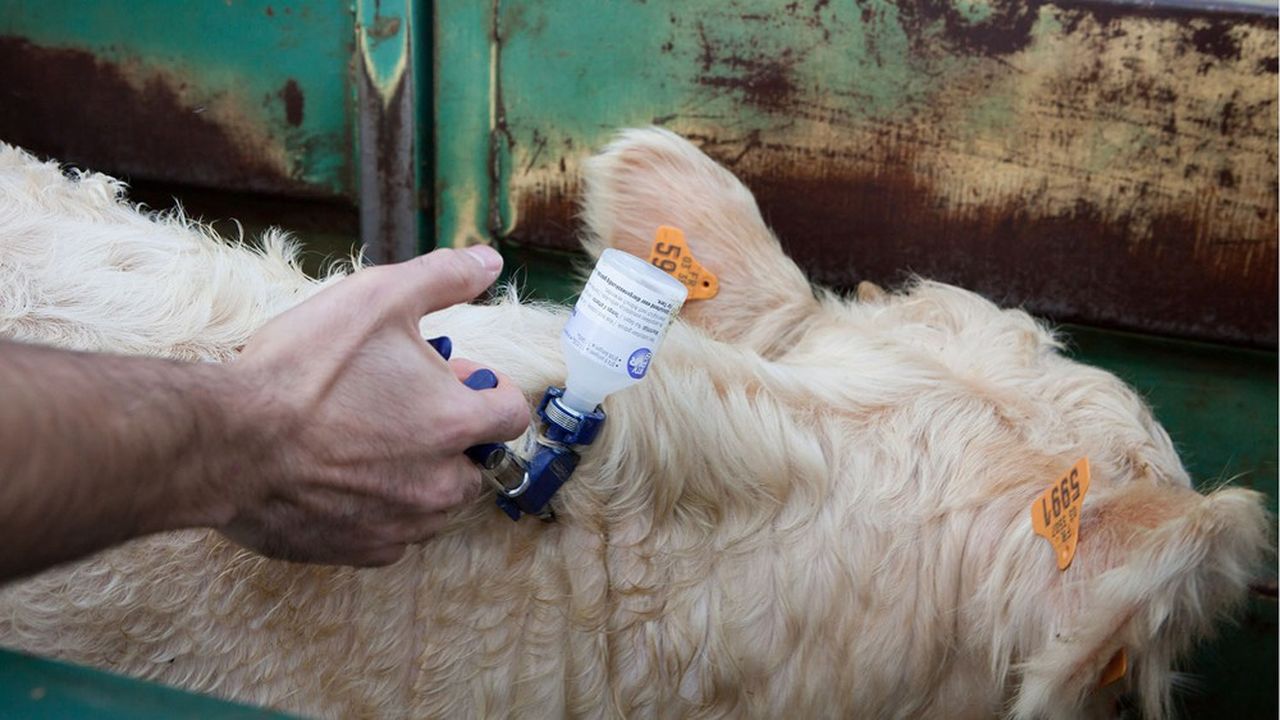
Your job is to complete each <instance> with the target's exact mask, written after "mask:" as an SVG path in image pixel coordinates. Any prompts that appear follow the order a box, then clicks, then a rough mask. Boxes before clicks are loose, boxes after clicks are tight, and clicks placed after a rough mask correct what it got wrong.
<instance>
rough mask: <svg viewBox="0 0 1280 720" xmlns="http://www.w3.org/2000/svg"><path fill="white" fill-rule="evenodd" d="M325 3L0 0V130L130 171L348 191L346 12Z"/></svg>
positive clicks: (75, 158)
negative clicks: (0, 74)
mask: <svg viewBox="0 0 1280 720" xmlns="http://www.w3.org/2000/svg"><path fill="white" fill-rule="evenodd" d="M326 5H328V3H314V2H301V1H299V0H286V1H283V2H282V1H280V0H237V2H234V3H231V2H222V1H219V2H180V3H175V2H157V1H155V0H141V1H138V0H134V1H131V2H128V3H119V2H103V1H101V0H92V1H79V2H75V1H69V0H2V1H0V73H2V78H0V138H3V139H4V140H6V141H7V142H12V143H16V144H18V145H22V146H24V147H28V148H30V149H32V150H34V151H36V152H40V153H43V154H46V155H49V156H52V157H55V158H58V159H60V160H64V161H71V162H76V163H80V164H83V165H86V166H88V167H92V168H95V169H102V170H109V171H111V172H115V173H123V174H127V175H129V176H130V177H137V178H145V179H150V180H164V181H172V182H178V183H184V184H196V185H204V186H210V187H218V188H224V189H234V190H239V191H246V190H256V191H269V192H278V193H288V194H290V195H295V196H296V195H301V196H312V197H328V198H344V197H352V196H353V194H354V191H355V182H356V176H355V172H354V161H353V157H354V154H353V142H352V139H353V122H354V114H353V111H354V105H353V103H352V102H351V101H350V97H351V96H353V94H354V93H353V91H352V89H351V83H350V80H349V78H350V75H351V74H350V72H349V71H348V68H349V67H350V63H351V60H352V41H353V22H354V20H353V16H352V13H351V12H350V11H349V9H345V8H344V11H342V12H329V11H327V10H324V9H323V6H326ZM126 8H127V10H126V11H122V10H124V9H126Z"/></svg>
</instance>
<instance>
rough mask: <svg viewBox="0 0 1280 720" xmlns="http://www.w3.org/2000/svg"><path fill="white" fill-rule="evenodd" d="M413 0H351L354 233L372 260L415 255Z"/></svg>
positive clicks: (384, 261) (416, 252)
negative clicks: (356, 182)
mask: <svg viewBox="0 0 1280 720" xmlns="http://www.w3.org/2000/svg"><path fill="white" fill-rule="evenodd" d="M413 19H414V12H413V2H412V0H358V2H357V3H356V48H357V52H356V87H357V104H358V114H359V119H358V121H357V122H358V126H359V134H360V135H359V137H360V239H361V242H363V244H364V250H365V255H366V257H367V258H368V259H369V260H371V261H373V262H375V263H387V262H397V261H400V260H407V259H409V258H411V257H413V256H415V255H417V254H418V202H417V197H418V191H417V187H418V185H417V177H416V172H415V169H416V165H417V163H416V155H415V152H414V134H415V132H416V130H417V123H416V122H415V106H414V95H415V93H414V90H415V88H414V67H413V41H412V38H413V32H414V22H413Z"/></svg>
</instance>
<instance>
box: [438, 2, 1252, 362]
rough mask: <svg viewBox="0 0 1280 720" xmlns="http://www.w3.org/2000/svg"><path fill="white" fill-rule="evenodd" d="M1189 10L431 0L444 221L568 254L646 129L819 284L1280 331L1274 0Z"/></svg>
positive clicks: (1104, 319) (1152, 326)
mask: <svg viewBox="0 0 1280 720" xmlns="http://www.w3.org/2000/svg"><path fill="white" fill-rule="evenodd" d="M1187 5H1190V4H1183V5H1182V6H1181V7H1176V6H1169V5H1165V6H1157V7H1151V6H1149V5H1145V4H1144V5H1142V6H1137V5H1130V4H1123V3H1096V2H1093V3H1068V2H1060V3H1046V2H1041V1H1037V0H1030V1H1028V2H1011V1H1006V0H986V1H984V0H979V1H978V2H954V3H953V2H950V1H949V0H897V1H890V0H806V1H804V2H800V1H787V0H734V1H732V2H720V1H718V0H717V1H712V0H704V1H698V2H690V1H688V0H679V1H677V0H665V1H664V0H648V1H647V2H643V1H641V2H611V3H593V4H591V6H590V11H589V12H587V11H586V10H585V9H584V7H585V6H583V5H582V4H580V3H575V2H555V1H551V0H497V1H496V2H494V3H492V4H490V3H472V2H467V1H466V0H442V1H441V2H439V3H437V5H436V13H437V28H447V30H448V32H447V33H443V31H441V34H440V35H439V36H438V39H437V42H438V43H439V47H437V48H436V53H437V58H438V62H437V64H436V68H435V71H436V74H437V78H436V81H437V87H438V92H441V91H444V92H445V93H446V96H447V97H446V100H448V98H454V97H457V96H465V97H466V101H465V102H460V103H458V104H457V105H456V106H455V105H451V104H450V103H449V102H447V101H446V102H444V103H442V104H441V106H440V108H439V112H438V119H439V123H440V124H439V125H438V126H437V128H436V132H437V136H438V138H439V145H440V151H441V152H456V153H461V154H464V155H465V156H466V157H465V162H459V163H456V164H449V165H447V166H440V167H445V168H446V169H447V170H448V171H449V173H450V174H449V177H441V176H438V177H437V182H438V183H444V184H445V186H446V187H447V188H453V189H454V190H456V191H457V192H458V197H457V198H456V199H454V200H453V201H452V202H450V201H449V198H448V197H447V196H446V197H445V198H444V200H443V202H442V206H441V207H440V208H439V209H438V212H440V213H441V224H440V227H438V233H439V234H440V236H441V240H442V241H445V242H466V241H468V238H476V237H480V238H483V237H487V236H496V237H498V238H504V239H507V240H508V241H512V242H517V243H523V244H529V245H534V246H538V247H547V248H566V247H570V246H572V244H573V238H572V230H573V228H574V226H575V223H574V221H573V214H574V202H575V200H576V197H577V194H578V189H579V185H578V169H579V166H580V163H581V161H582V159H583V158H584V157H586V156H587V155H588V154H589V153H590V152H591V151H592V150H593V149H594V148H597V147H599V146H600V145H601V143H603V142H604V141H606V140H607V138H608V137H609V135H610V133H611V132H612V130H613V129H614V128H617V127H619V126H634V125H649V124H657V125H663V126H666V127H669V128H671V129H673V130H676V131H678V132H680V133H682V134H684V135H686V136H689V137H691V138H693V139H694V140H695V141H696V142H698V143H699V144H700V145H701V146H702V147H703V148H704V149H705V150H707V151H708V152H709V153H710V154H711V155H713V156H714V157H716V158H718V159H719V160H721V161H722V162H724V163H725V164H726V165H728V166H729V167H730V168H731V169H732V170H733V171H734V172H735V173H737V174H738V175H739V176H740V177H742V178H743V179H744V180H745V181H746V184H747V185H748V186H749V187H750V188H751V189H752V190H753V191H755V193H756V195H757V197H758V198H759V199H760V202H761V206H762V209H763V211H764V214H765V217H766V219H767V220H768V221H770V223H771V224H772V226H773V228H774V229H775V230H776V231H777V233H778V234H779V236H780V237H781V239H782V241H783V243H784V245H785V246H786V247H787V249H788V250H789V251H790V252H791V254H792V255H793V256H794V257H795V258H796V259H797V260H799V261H800V263H801V264H802V265H803V266H804V267H805V268H806V269H807V270H808V271H809V273H810V274H811V275H812V276H813V277H814V278H816V279H817V280H819V281H821V282H823V283H826V284H829V285H834V286H838V287H844V288H848V287H850V286H852V285H853V284H854V283H855V282H856V281H858V280H860V279H864V278H869V279H872V280H876V281H880V282H893V281H895V280H901V279H902V278H903V277H904V274H905V273H906V272H915V273H919V274H922V275H926V276H930V277H934V278H938V279H942V280H946V281H950V282H954V283H957V284H960V285H964V286H966V287H969V288H972V289H974V290H977V291H979V292H981V293H983V294H985V295H987V296H988V297H991V298H993V299H995V300H998V301H1000V302H1003V303H1010V304H1023V305H1025V306H1026V307H1028V308H1029V309H1031V310H1033V311H1035V312H1038V313H1041V314H1044V315H1048V316H1050V317H1053V318H1056V319H1061V320H1071V321H1080V322H1086V323H1089V324H1094V325H1104V326H1112V327H1119V328H1127V329H1133V330H1141V331H1148V332H1155V333H1161V334H1169V335H1178V336H1184V337H1193V338H1201V339H1210V340H1218V341H1228V342H1233V343H1242V344H1249V345H1255V346H1263V347H1268V346H1274V345H1275V343H1276V320H1275V318H1276V305H1275V300H1276V262H1277V252H1276V234H1277V220H1276V218H1277V212H1276V211H1277V199H1276V198H1277V181H1276V160H1277V154H1276V132H1277V121H1276V117H1277V106H1276V97H1277V84H1276V80H1277V55H1276V39H1277V35H1276V20H1275V6H1274V4H1271V5H1269V6H1268V5H1265V4H1257V5H1253V4H1247V5H1239V4H1236V5H1232V6H1230V7H1226V8H1223V7H1208V6H1201V7H1200V8H1199V9H1191V8H1188V7H1187ZM461 29H465V31H461V32H460V30H461ZM485 100H487V101H488V103H489V104H488V110H489V113H488V117H485V116H484V115H482V114H480V113H476V112H475V103H477V102H481V101H485ZM446 145H448V146H449V148H451V149H446V147H445V146H446ZM486 151H488V153H489V157H488V161H482V160H480V157H481V155H482V153H484V152H486ZM460 168H465V169H466V170H467V171H468V173H469V174H467V175H459V174H458V173H457V171H458V170H459V169H460ZM485 193H488V195H487V196H485ZM694 240H695V242H696V238H695V239H694Z"/></svg>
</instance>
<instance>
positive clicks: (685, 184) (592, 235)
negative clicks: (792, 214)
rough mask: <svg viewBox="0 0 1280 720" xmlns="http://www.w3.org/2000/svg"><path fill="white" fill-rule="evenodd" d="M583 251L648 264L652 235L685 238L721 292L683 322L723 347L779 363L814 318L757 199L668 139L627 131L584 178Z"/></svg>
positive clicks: (697, 304) (690, 309)
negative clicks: (668, 231)
mask: <svg viewBox="0 0 1280 720" xmlns="http://www.w3.org/2000/svg"><path fill="white" fill-rule="evenodd" d="M583 178H584V183H585V192H584V196H583V216H584V219H585V221H586V225H587V236H586V238H585V240H584V242H583V244H584V247H585V249H586V250H587V252H588V253H590V254H591V255H592V256H593V257H594V256H598V255H599V254H600V253H601V252H602V251H603V250H604V249H605V248H611V247H612V248H617V249H620V250H623V251H626V252H628V253H631V254H632V255H636V256H638V257H641V258H643V259H645V260H648V259H649V254H650V249H651V247H652V246H653V242H654V239H655V235H656V232H657V230H658V228H659V227H660V226H663V225H668V226H672V227H676V228H679V229H680V230H681V231H683V233H684V235H685V238H686V242H687V244H688V249H689V250H690V251H691V252H692V254H693V255H694V256H695V257H696V259H697V261H698V262H699V263H700V264H702V265H703V266H704V267H706V268H707V269H709V270H710V271H711V272H712V273H714V274H715V276H716V278H717V279H718V286H719V290H718V292H717V294H716V295H715V296H714V297H712V298H709V299H699V300H691V301H690V302H689V303H688V304H686V306H685V310H684V311H683V315H684V317H685V319H686V320H688V321H689V322H690V323H693V324H695V325H698V326H701V327H702V328H704V329H705V330H707V331H708V332H709V333H710V334H711V335H713V336H714V337H716V338H718V339H720V340H723V341H725V342H729V343H734V344H739V345H744V346H747V347H751V348H753V349H755V350H757V351H758V352H760V353H761V354H763V355H765V356H776V355H778V354H781V352H783V351H785V348H786V347H788V346H789V338H791V337H792V335H793V333H794V332H795V331H796V329H797V328H799V327H801V326H802V325H803V323H804V321H805V319H806V318H808V317H809V316H810V315H811V314H812V313H813V312H814V311H815V310H816V309H817V301H816V300H815V298H814V294H813V291H812V289H811V288H810V286H809V282H808V280H807V279H806V278H805V276H804V274H803V273H802V272H801V271H800V269H799V268H798V267H796V264H795V263H794V262H792V261H791V259H790V258H788V257H787V256H786V254H785V253H783V252H782V248H781V247H780V246H779V244H778V241H777V239H776V238H775V237H774V236H773V233H771V232H770V231H769V228H768V227H766V226H765V224H764V220H763V219H762V218H761V217H760V210H759V209H758V208H757V207H756V202H755V198H754V197H752V195H751V192H750V191H748V190H747V188H746V187H744V186H743V185H742V183H741V182H739V181H738V179H737V178H735V177H734V176H733V175H732V174H731V173H730V172H729V171H727V170H725V169H724V168H723V167H721V166H720V165H718V164H717V163H716V162H715V161H714V160H712V159H711V158H709V157H707V156H706V155H704V154H703V153H702V151H700V150H699V149H698V148H696V147H694V146H693V145H692V144H691V143H689V142H688V141H687V140H684V139H683V138H681V137H679V136H678V135H675V134H674V133H671V132H669V131H666V130H661V129H657V128H651V129H647V130H628V131H626V132H623V133H622V134H621V135H620V136H619V137H618V138H617V139H616V140H615V141H614V142H613V143H612V144H610V145H609V146H608V147H606V148H605V149H604V150H603V151H602V152H600V153H599V154H598V155H596V156H595V157H592V158H591V159H589V160H588V161H587V163H586V165H585V167H584V170H583Z"/></svg>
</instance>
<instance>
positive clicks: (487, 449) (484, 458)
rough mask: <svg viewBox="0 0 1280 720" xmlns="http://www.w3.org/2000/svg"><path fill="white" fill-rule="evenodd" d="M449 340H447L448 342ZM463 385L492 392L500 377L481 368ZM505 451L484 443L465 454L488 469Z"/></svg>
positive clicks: (471, 448) (466, 451) (497, 444)
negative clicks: (490, 460)
mask: <svg viewBox="0 0 1280 720" xmlns="http://www.w3.org/2000/svg"><path fill="white" fill-rule="evenodd" d="M448 339H449V338H445V340H446V341H447V340H448ZM462 384H463V385H466V386H467V387H469V388H471V389H472V390H492V389H493V388H496V387H498V376H497V375H494V374H493V371H492V370H490V369H488V368H480V369H479V370H477V371H475V372H473V373H471V374H470V375H468V376H467V379H466V380H463V381H462ZM505 450H506V448H504V447H503V446H502V445H501V444H500V443H484V444H482V445H472V446H471V447H469V448H467V449H466V450H464V451H463V453H464V454H465V455H466V456H467V457H468V458H470V459H471V462H473V463H475V464H477V465H479V466H480V467H488V464H489V459H490V458H492V457H494V456H495V455H494V454H495V453H501V452H504V451H505Z"/></svg>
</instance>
